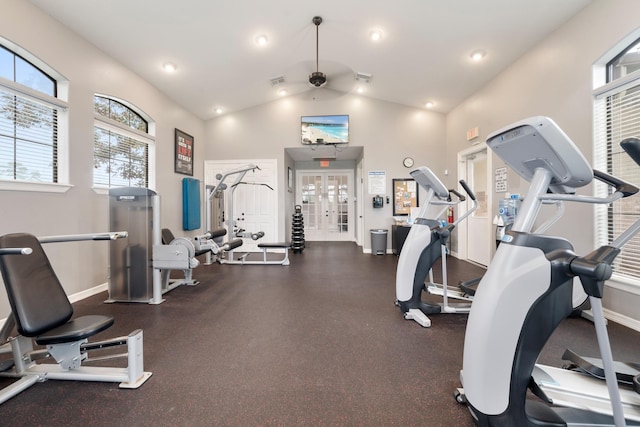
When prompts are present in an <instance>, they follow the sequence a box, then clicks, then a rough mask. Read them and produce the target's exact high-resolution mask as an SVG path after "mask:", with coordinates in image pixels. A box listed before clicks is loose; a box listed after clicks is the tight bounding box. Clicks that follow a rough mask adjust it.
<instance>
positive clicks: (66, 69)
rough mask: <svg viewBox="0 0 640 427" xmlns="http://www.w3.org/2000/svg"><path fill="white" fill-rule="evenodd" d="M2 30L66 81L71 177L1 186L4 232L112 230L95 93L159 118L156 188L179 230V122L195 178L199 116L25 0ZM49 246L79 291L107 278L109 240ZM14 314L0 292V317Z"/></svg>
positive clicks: (165, 216) (166, 222)
mask: <svg viewBox="0 0 640 427" xmlns="http://www.w3.org/2000/svg"><path fill="white" fill-rule="evenodd" d="M0 37H3V38H6V39H8V40H10V41H11V42H13V43H15V44H17V45H19V46H20V47H22V48H24V49H26V50H27V51H29V52H31V53H32V54H33V55H35V56H36V57H38V58H40V59H41V60H42V61H44V62H46V63H47V64H48V65H49V66H51V67H52V68H54V69H55V70H57V71H58V72H59V73H61V74H62V75H63V76H65V77H66V78H67V79H68V80H69V81H70V84H69V100H68V101H69V106H70V108H69V143H70V150H69V152H70V164H71V168H70V181H71V184H72V185H73V188H71V189H70V190H69V191H68V192H66V193H63V194H53V193H36V192H17V191H0V234H5V233H12V232H20V231H24V232H30V233H33V234H35V235H38V236H44V235H58V234H75V233H93V232H100V231H108V196H106V195H98V194H96V193H95V192H94V191H93V189H92V188H91V183H92V173H93V167H92V166H93V95H94V93H96V92H98V93H103V94H107V95H112V96H115V97H119V98H122V99H125V100H127V101H129V102H131V103H132V104H134V105H135V106H137V107H138V108H140V109H141V110H143V111H144V112H145V113H147V114H149V115H150V116H151V117H152V118H153V120H154V121H155V122H156V124H157V131H156V145H157V150H156V153H157V157H156V168H157V175H158V176H157V180H156V190H157V191H158V193H159V194H160V195H161V199H162V223H163V226H168V227H170V228H172V229H173V230H174V233H175V234H181V230H182V187H181V180H182V178H183V177H184V176H183V175H177V174H174V172H173V156H174V148H173V143H174V128H179V129H181V130H183V131H185V132H187V133H189V134H191V135H193V136H194V138H195V156H196V162H195V174H194V177H195V178H200V179H201V177H202V174H203V166H202V165H203V163H202V160H203V159H204V152H205V149H204V142H205V140H204V138H203V128H204V124H203V122H202V120H200V119H199V118H197V117H195V116H194V115H193V114H190V113H188V112H186V111H185V110H184V109H183V108H181V107H180V106H178V105H176V104H175V103H174V102H172V101H170V100H169V99H167V98H166V97H165V96H164V95H163V94H162V93H161V92H159V91H158V90H157V89H155V88H154V87H152V86H151V85H149V84H148V83H147V82H145V81H144V80H142V79H141V78H140V77H139V76H137V75H136V74H134V73H132V72H131V71H129V70H127V69H125V68H124V67H122V66H121V65H120V64H118V63H117V62H116V61H114V60H113V59H112V58H110V57H108V56H106V55H105V54H104V53H102V52H101V51H100V50H98V49H97V48H95V47H94V46H92V45H90V44H89V43H87V42H86V41H84V40H83V39H81V38H79V37H78V36H76V35H75V34H74V33H72V32H71V31H69V30H68V29H66V28H65V27H63V26H62V25H60V24H59V23H58V22H56V21H54V20H53V19H51V18H50V17H49V16H47V15H45V14H44V13H42V12H41V11H40V10H39V9H37V8H35V7H33V6H32V5H31V4H30V3H29V2H26V1H23V0H2V13H1V14H0ZM45 250H46V251H47V253H48V254H49V256H50V258H51V261H52V265H53V267H54V268H55V269H56V272H57V273H58V276H59V278H60V280H61V281H62V283H63V284H64V286H65V290H66V291H67V294H74V293H77V292H80V291H83V290H86V289H89V288H92V287H94V286H97V285H100V284H103V283H105V282H106V281H107V253H108V252H107V244H106V243H104V242H79V243H58V244H48V245H46V246H45ZM8 313H9V307H8V302H7V300H6V296H5V293H4V291H0V318H3V317H6V316H7V315H8Z"/></svg>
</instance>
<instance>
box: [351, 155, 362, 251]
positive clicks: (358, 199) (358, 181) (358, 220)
mask: <svg viewBox="0 0 640 427" xmlns="http://www.w3.org/2000/svg"><path fill="white" fill-rule="evenodd" d="M363 171H364V159H360V161H359V162H358V164H357V165H356V177H355V182H354V184H353V186H354V187H355V191H356V196H355V199H354V201H355V208H356V209H355V210H356V212H355V215H356V217H355V226H356V227H357V228H354V231H356V232H357V233H356V234H357V235H356V239H355V240H356V244H357V245H358V246H361V247H364V173H363Z"/></svg>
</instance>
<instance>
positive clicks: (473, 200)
mask: <svg viewBox="0 0 640 427" xmlns="http://www.w3.org/2000/svg"><path fill="white" fill-rule="evenodd" d="M459 182H460V185H461V186H462V188H464V191H466V192H467V194H468V195H469V198H471V208H469V209H468V210H467V211H466V212H465V213H464V214H462V215H460V216H459V217H458V219H456V220H455V221H453V222H452V223H451V224H449V225H448V227H451V229H453V227H455V226H456V225H458V224H459V223H460V222H462V221H464V220H465V219H466V218H467V217H468V216H469V215H471V214H472V213H473V211H475V210H476V209H478V200H477V199H476V195H475V194H474V193H473V191H471V188H469V186H468V185H467V183H466V182H465V180H464V179H461V180H460V181H459ZM451 192H453V193H454V194H457V195H458V198H459V199H460V200H459V201H458V203H460V202H463V201H465V200H466V199H465V197H464V196H462V194H460V193H458V192H457V191H455V190H451Z"/></svg>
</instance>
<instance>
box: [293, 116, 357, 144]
mask: <svg viewBox="0 0 640 427" xmlns="http://www.w3.org/2000/svg"><path fill="white" fill-rule="evenodd" d="M301 130H302V144H303V145H311V144H319V145H322V144H348V143H349V116H348V115H346V114H345V115H331V116H302V120H301Z"/></svg>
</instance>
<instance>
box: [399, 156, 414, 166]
mask: <svg viewBox="0 0 640 427" xmlns="http://www.w3.org/2000/svg"><path fill="white" fill-rule="evenodd" d="M402 164H403V165H404V167H405V168H410V167H412V166H413V159H412V158H411V157H405V158H404V160H403V161H402Z"/></svg>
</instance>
